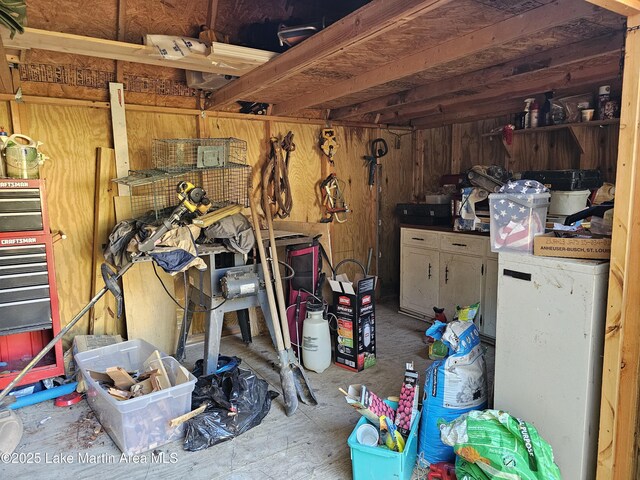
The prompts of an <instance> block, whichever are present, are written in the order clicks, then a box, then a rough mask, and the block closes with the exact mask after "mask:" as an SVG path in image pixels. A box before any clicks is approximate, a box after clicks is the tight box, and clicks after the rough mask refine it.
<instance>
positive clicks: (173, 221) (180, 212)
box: [138, 181, 211, 252]
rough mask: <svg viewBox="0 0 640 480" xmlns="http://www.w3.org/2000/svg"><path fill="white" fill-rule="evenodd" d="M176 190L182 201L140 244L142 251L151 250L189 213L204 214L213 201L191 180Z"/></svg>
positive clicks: (181, 183)
mask: <svg viewBox="0 0 640 480" xmlns="http://www.w3.org/2000/svg"><path fill="white" fill-rule="evenodd" d="M176 192H177V194H178V199H179V200H180V203H179V204H178V206H177V207H176V208H175V209H174V210H173V212H171V215H170V216H169V217H168V218H165V219H164V221H163V222H162V225H161V226H160V227H159V228H158V229H157V230H156V231H155V232H154V233H153V235H151V236H150V237H149V238H147V239H146V240H144V241H143V242H141V243H140V244H138V250H139V251H141V252H149V251H151V250H153V249H154V248H155V246H156V242H157V241H158V240H160V238H162V236H163V235H164V234H165V233H167V232H168V231H169V230H171V229H172V228H173V226H174V225H177V224H178V223H179V222H180V220H181V219H182V217H183V216H184V215H185V214H186V213H188V212H191V213H197V214H198V215H204V214H205V213H207V212H208V211H209V208H210V206H211V201H210V200H209V198H208V197H207V192H205V191H204V189H203V188H202V187H196V186H195V185H193V184H192V183H190V182H184V181H183V182H180V183H178V185H177V186H176Z"/></svg>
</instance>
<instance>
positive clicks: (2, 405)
mask: <svg viewBox="0 0 640 480" xmlns="http://www.w3.org/2000/svg"><path fill="white" fill-rule="evenodd" d="M132 266H133V263H128V264H127V265H125V266H124V267H122V268H121V269H120V270H119V271H118V272H114V271H113V270H111V269H110V268H108V267H107V268H104V265H103V268H102V278H103V280H104V283H105V286H104V287H102V290H100V291H99V292H98V293H96V295H95V296H94V297H93V298H92V299H91V301H89V303H87V304H86V305H85V307H84V308H83V309H82V310H80V312H79V313H78V314H77V315H76V316H75V317H73V318H72V319H71V321H70V322H69V323H67V325H66V326H65V327H64V328H63V329H62V330H60V332H59V333H58V334H57V335H56V336H55V337H53V338H52V339H51V341H50V342H49V343H48V344H47V345H46V346H45V347H44V348H43V349H42V350H41V351H40V353H38V354H37V355H36V356H35V357H33V359H32V360H31V361H30V362H29V363H28V364H27V365H26V366H25V367H24V368H23V369H22V371H21V372H20V373H19V374H18V375H17V376H16V378H14V379H13V380H12V381H11V383H9V385H7V386H6V387H5V389H4V390H2V392H0V433H1V435H0V453H11V452H13V450H14V449H15V448H16V446H17V445H18V443H19V442H20V438H21V437H22V421H21V420H20V418H19V417H18V416H17V415H15V414H12V413H5V412H4V410H6V409H7V408H8V407H9V405H11V404H12V403H13V402H14V401H15V399H9V398H6V397H7V395H9V392H11V390H13V388H14V387H15V386H16V385H18V383H20V381H21V380H22V379H23V378H24V377H25V375H27V373H29V371H30V370H31V369H32V368H33V367H35V366H36V365H37V363H38V362H39V361H40V360H42V359H43V358H44V356H45V355H46V354H47V353H48V352H49V350H51V349H52V348H53V347H54V346H55V344H56V343H58V342H59V341H60V340H61V339H62V337H64V336H65V335H66V333H67V332H68V331H69V330H71V329H72V328H73V327H74V326H75V324H76V323H78V321H79V320H80V319H81V318H82V317H83V316H84V315H85V313H87V312H88V311H89V310H91V308H92V307H93V306H94V305H95V304H96V303H97V302H98V300H100V299H101V298H102V297H103V296H104V294H105V293H107V292H108V291H111V288H113V286H114V285H116V286H117V280H118V278H121V277H122V276H123V275H124V274H125V273H126V272H127V270H129V268H131V267H132ZM112 293H113V294H114V296H115V297H116V298H118V297H119V296H120V297H121V292H120V290H119V289H117V290H114V291H113V292H112ZM121 310H122V309H121V307H119V308H118V311H119V312H121Z"/></svg>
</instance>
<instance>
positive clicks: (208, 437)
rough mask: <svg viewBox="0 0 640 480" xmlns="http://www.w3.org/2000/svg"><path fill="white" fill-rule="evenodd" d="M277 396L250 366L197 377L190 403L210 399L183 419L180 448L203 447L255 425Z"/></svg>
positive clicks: (192, 448)
mask: <svg viewBox="0 0 640 480" xmlns="http://www.w3.org/2000/svg"><path fill="white" fill-rule="evenodd" d="M277 396H278V393H277V392H274V391H272V390H269V385H268V384H267V382H266V381H264V380H262V379H260V378H258V377H257V376H256V375H255V373H253V372H252V371H250V370H245V369H243V368H239V367H238V366H237V365H236V366H234V368H232V369H230V370H228V371H225V372H222V373H220V374H213V375H207V376H204V377H200V378H199V379H198V381H197V382H196V386H195V389H194V391H193V394H192V396H191V402H192V407H193V408H197V407H199V406H200V405H202V403H203V402H210V405H209V406H208V407H207V409H206V410H205V411H204V412H203V413H201V414H200V415H198V416H196V417H194V418H192V419H190V420H187V422H185V425H186V427H185V438H184V449H185V450H188V451H190V452H197V451H198V450H204V449H205V448H209V447H211V446H213V445H217V444H218V443H222V442H224V441H226V440H230V439H232V438H234V437H237V436H238V435H240V434H242V433H244V432H246V431H247V430H249V429H251V428H253V427H255V426H256V425H259V424H260V423H261V422H262V419H263V418H264V417H265V416H266V415H267V414H268V413H269V410H270V408H271V400H273V399H274V398H276V397H277Z"/></svg>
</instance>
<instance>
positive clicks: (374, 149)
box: [364, 138, 389, 190]
mask: <svg viewBox="0 0 640 480" xmlns="http://www.w3.org/2000/svg"><path fill="white" fill-rule="evenodd" d="M387 153H389V147H388V146H387V141H386V140H385V139H384V138H376V139H375V140H373V141H372V142H371V155H365V157H364V160H365V163H366V165H367V166H368V167H369V190H371V189H373V185H374V184H375V183H376V168H377V167H378V165H379V163H378V159H380V158H382V157H384V156H385V155H386V154H387Z"/></svg>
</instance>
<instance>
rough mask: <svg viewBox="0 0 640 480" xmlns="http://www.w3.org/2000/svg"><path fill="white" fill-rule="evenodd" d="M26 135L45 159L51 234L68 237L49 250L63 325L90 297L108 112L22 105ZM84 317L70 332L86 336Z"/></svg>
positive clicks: (43, 172) (106, 139) (107, 140)
mask: <svg viewBox="0 0 640 480" xmlns="http://www.w3.org/2000/svg"><path fill="white" fill-rule="evenodd" d="M26 114H27V115H28V125H29V127H28V131H25V132H22V133H25V134H27V135H29V136H31V137H32V138H34V139H36V140H39V141H41V142H43V143H44V145H43V147H42V151H43V152H44V153H45V154H46V155H48V156H49V157H50V159H49V160H48V161H47V162H46V163H45V165H44V167H43V169H42V176H43V178H44V179H45V180H46V186H47V206H48V208H49V218H50V224H51V229H52V230H62V231H63V232H64V233H65V234H66V235H67V239H66V240H63V241H60V242H57V243H56V244H55V246H54V256H55V268H56V280H57V285H58V295H59V299H60V320H61V324H62V325H65V324H66V323H68V322H69V320H71V319H72V318H73V316H74V315H75V314H76V313H78V312H79V311H80V310H81V309H82V307H84V306H85V304H86V303H87V302H88V301H89V299H90V297H91V284H92V275H91V262H92V248H93V220H94V218H93V212H94V209H93V202H94V193H95V190H94V185H95V169H96V165H95V162H96V154H95V152H96V147H98V146H105V145H106V146H108V145H110V144H111V138H110V129H109V128H107V127H108V125H109V117H108V115H109V114H108V112H107V111H106V110H99V109H89V108H80V107H61V106H45V105H27V108H26ZM88 320H89V318H88V316H87V317H86V318H85V319H83V320H82V321H81V322H79V323H78V324H77V325H76V327H74V329H73V330H72V332H73V333H72V334H71V335H73V334H74V333H75V334H84V333H87V327H88Z"/></svg>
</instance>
